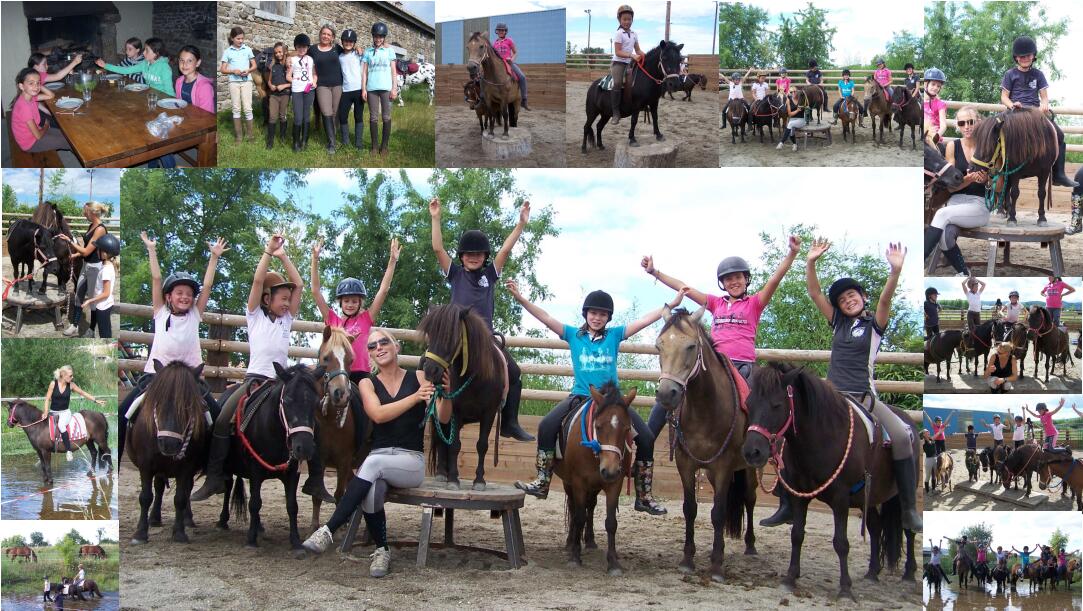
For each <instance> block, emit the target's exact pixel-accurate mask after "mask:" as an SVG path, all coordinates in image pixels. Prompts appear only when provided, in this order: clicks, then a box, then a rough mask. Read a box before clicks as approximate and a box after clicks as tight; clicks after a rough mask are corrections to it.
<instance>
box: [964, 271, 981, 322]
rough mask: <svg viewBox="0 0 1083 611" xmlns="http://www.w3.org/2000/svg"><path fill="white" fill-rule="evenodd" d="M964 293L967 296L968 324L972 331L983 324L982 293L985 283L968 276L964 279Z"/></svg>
mask: <svg viewBox="0 0 1083 611" xmlns="http://www.w3.org/2000/svg"><path fill="white" fill-rule="evenodd" d="M962 286H963V295H965V296H966V326H967V327H968V329H969V332H970V333H974V331H975V330H976V329H977V328H978V326H979V325H981V294H982V293H983V292H984V291H985V283H984V282H982V281H981V280H979V279H978V278H975V277H974V276H970V277H968V278H967V279H966V280H963V285H962Z"/></svg>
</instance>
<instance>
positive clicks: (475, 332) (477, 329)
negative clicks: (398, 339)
mask: <svg viewBox="0 0 1083 611" xmlns="http://www.w3.org/2000/svg"><path fill="white" fill-rule="evenodd" d="M417 331H418V333H420V334H421V335H422V336H423V337H424V338H425V344H426V348H425V355H424V356H423V357H422V359H421V364H420V369H421V371H422V372H424V374H425V379H426V380H428V381H430V382H432V383H433V384H435V385H436V388H437V391H436V395H435V396H438V397H441V398H448V399H451V401H452V412H451V421H450V422H449V423H448V428H449V431H448V433H447V434H446V435H445V434H444V431H443V428H442V425H440V424H438V423H437V422H436V418H435V415H436V412H435V411H434V410H435V405H436V404H435V402H434V403H433V404H431V405H430V411H429V414H430V420H431V424H430V427H431V428H430V432H431V433H432V436H431V439H432V443H431V444H430V446H429V468H430V469H431V470H432V471H433V472H434V473H435V474H436V481H438V482H447V487H448V489H451V490H458V489H459V487H460V484H459V451H460V450H461V449H462V439H461V437H460V436H459V434H458V429H461V428H462V427H463V426H464V425H467V424H471V423H474V422H476V423H478V424H480V425H481V430H480V431H479V433H478V443H477V452H478V466H477V469H476V470H475V472H474V485H473V487H474V490H485V454H486V453H487V452H488V451H489V433H490V431H492V429H493V424H494V422H495V423H496V425H497V430H498V431H499V429H500V423H499V422H498V421H497V419H498V415H499V412H500V407H501V406H502V405H504V398H505V396H506V394H507V361H506V360H505V359H504V355H503V354H502V353H501V351H500V349H499V348H497V347H496V344H495V343H494V339H493V335H492V332H491V331H490V330H489V327H488V325H486V324H485V321H484V320H483V319H482V318H481V317H480V316H478V315H477V314H476V313H474V312H473V311H472V310H470V309H469V308H465V307H462V306H459V305H456V304H446V305H440V306H436V307H434V308H432V309H430V310H429V312H428V314H426V315H425V317H424V318H422V319H421V324H420V325H419V326H418V328H417ZM445 373H447V376H448V379H449V380H450V388H451V391H450V392H449V393H447V394H445V393H444V391H443V388H442V386H443V379H444V374H445ZM495 444H496V451H495V454H494V457H493V465H494V466H495V465H496V464H497V460H498V459H499V457H500V445H499V437H497V438H496V442H495Z"/></svg>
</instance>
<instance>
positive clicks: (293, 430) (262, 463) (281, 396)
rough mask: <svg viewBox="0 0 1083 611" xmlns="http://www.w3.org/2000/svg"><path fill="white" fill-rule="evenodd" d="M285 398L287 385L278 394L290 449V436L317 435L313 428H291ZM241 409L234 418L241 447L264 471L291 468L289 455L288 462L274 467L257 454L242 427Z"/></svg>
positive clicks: (280, 416) (287, 443) (279, 411)
mask: <svg viewBox="0 0 1083 611" xmlns="http://www.w3.org/2000/svg"><path fill="white" fill-rule="evenodd" d="M253 392H254V391H249V393H248V396H249V397H251V396H252V394H253ZM285 397H286V385H285V384H283V385H282V390H281V391H280V392H279V394H278V417H279V418H280V419H281V420H282V427H283V428H284V429H286V447H287V448H289V445H290V436H291V435H293V434H294V433H310V434H312V435H313V436H315V434H316V433H315V431H313V430H312V427H308V426H295V427H291V426H290V425H289V423H288V422H286V410H285V408H284V407H283V402H284V400H285ZM242 398H244V397H242ZM239 400H240V399H238V401H239ZM240 407H241V406H238V409H237V413H236V415H235V418H234V420H235V421H236V424H237V437H240V439H241V445H243V446H244V449H245V450H247V451H248V454H249V456H251V457H252V458H253V459H255V461H256V462H257V463H259V465H260V466H261V467H263V468H264V469H266V470H268V471H285V470H286V469H287V468H289V465H290V462H291V461H292V460H293V459H292V458H290V457H289V456H288V455H287V458H286V462H283V463H281V464H277V465H272V464H270V463H268V462H267V461H265V460H263V457H262V456H260V455H259V453H258V452H256V449H255V448H254V447H252V443H251V442H250V441H248V436H247V435H245V434H244V427H243V426H242V425H241V418H242V417H243V415H244V414H242V412H243V411H244V410H243V409H240Z"/></svg>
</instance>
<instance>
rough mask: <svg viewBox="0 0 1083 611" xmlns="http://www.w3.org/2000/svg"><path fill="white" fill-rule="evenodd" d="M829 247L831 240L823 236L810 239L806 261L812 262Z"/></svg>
mask: <svg viewBox="0 0 1083 611" xmlns="http://www.w3.org/2000/svg"><path fill="white" fill-rule="evenodd" d="M830 249H831V241H830V240H827V239H824V238H816V239H814V240H813V241H812V246H810V247H809V249H808V257H807V258H808V262H809V263H813V262H815V261H816V260H817V259H819V258H820V257H822V256H824V253H826V252H827V251H828V250H830Z"/></svg>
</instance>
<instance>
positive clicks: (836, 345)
mask: <svg viewBox="0 0 1083 611" xmlns="http://www.w3.org/2000/svg"><path fill="white" fill-rule="evenodd" d="M830 248H831V242H829V241H827V240H816V241H814V242H813V243H812V246H811V248H809V252H808V261H807V264H806V266H805V280H806V283H807V284H808V293H809V297H810V298H811V299H812V302H813V303H814V304H816V307H817V308H818V309H819V310H820V313H821V314H823V315H824V318H826V319H827V320H828V321H830V322H831V326H832V327H833V329H834V333H833V337H832V340H831V360H830V361H829V362H828V366H827V380H828V381H829V382H831V383H832V384H833V385H834V386H835V388H837V389H838V390H839V391H840V392H841V393H843V394H844V395H849V396H850V398H852V399H853V400H854V401H857V402H859V403H862V404H863V405H864V406H865V407H866V408H867V409H868V410H869V411H870V412H871V413H872V415H873V417H874V418H876V419H877V420H878V421H879V422H880V426H882V427H883V428H884V431H885V432H887V436H888V437H890V438H891V439H892V440H894V442H893V443H892V444H891V458H892V472H893V473H894V476H895V483H896V485H897V486H898V489H899V501H900V503H901V504H902V522H903V528H906V529H908V530H921V512H920V511H917V509H916V507H915V501H916V498H915V497H916V496H917V472H916V471H917V470H916V468H915V465H914V459H913V452H914V450H913V445H912V443H913V432H912V430H913V427H912V426H911V425H910V423H909V422H908V421H904V420H903V418H902V417H900V416H897V415H896V414H895V412H893V411H892V410H891V408H889V407H888V406H887V405H885V404H884V403H883V402H881V401H880V399H879V397H878V396H877V394H876V387H875V383H874V381H875V377H876V375H875V371H874V369H873V367H874V365H875V362H876V355H877V353H878V352H879V351H880V342H881V341H882V340H883V335H884V329H885V328H886V327H887V323H888V320H889V318H890V314H891V300H892V297H894V295H895V287H896V286H898V284H899V275H900V274H902V266H903V261H904V260H905V259H906V249H904V248H903V247H902V246H901V245H899V244H890V245H889V246H888V249H887V253H886V258H887V262H888V264H889V265H890V266H891V273H890V275H888V278H887V282H886V283H885V284H884V288H883V289H882V290H881V291H880V299H879V301H878V303H877V306H876V311H875V313H873V312H869V310H868V294H867V293H866V292H865V288H864V287H863V286H862V285H861V283H860V282H858V281H856V280H854V279H853V278H839V279H838V280H836V281H835V282H833V283H832V284H831V288H830V289H828V294H827V295H824V294H823V291H821V290H820V280H819V278H817V277H816V261H817V260H818V259H819V258H820V257H822V256H823V255H824V253H826V252H827V251H828V250H829V249H830ZM783 499H785V495H783ZM786 505H787V507H786V509H789V504H788V502H787V504H786ZM779 511H783V509H782V508H781V507H780V509H779Z"/></svg>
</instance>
